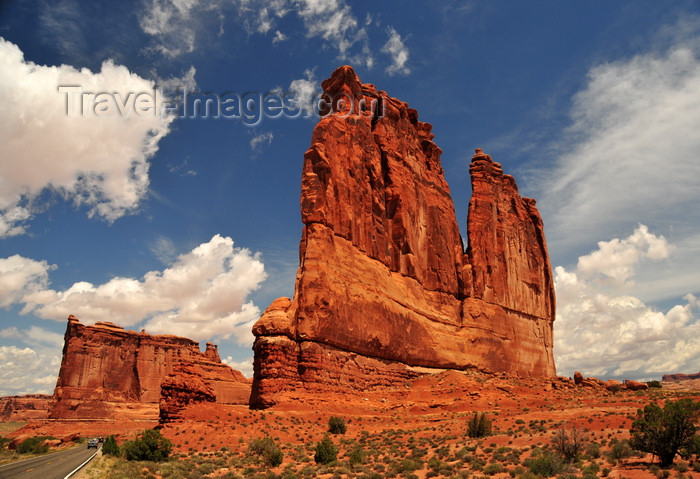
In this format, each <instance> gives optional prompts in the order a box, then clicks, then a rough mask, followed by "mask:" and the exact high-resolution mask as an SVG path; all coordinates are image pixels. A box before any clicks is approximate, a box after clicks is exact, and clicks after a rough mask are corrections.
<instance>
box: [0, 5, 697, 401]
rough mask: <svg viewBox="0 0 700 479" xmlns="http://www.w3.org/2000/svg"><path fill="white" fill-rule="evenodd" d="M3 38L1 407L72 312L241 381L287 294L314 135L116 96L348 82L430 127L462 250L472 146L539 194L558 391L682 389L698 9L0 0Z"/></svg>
mask: <svg viewBox="0 0 700 479" xmlns="http://www.w3.org/2000/svg"><path fill="white" fill-rule="evenodd" d="M0 37H1V38H2V39H1V40H0V64H1V65H2V69H0V118H2V121H1V122H0V123H1V124H0V307H1V308H2V309H0V395H9V394H24V393H34V392H44V393H50V392H52V390H53V386H54V385H55V380H56V376H57V373H58V366H59V364H60V354H61V347H62V344H63V338H62V335H63V332H64V330H65V320H66V317H67V316H68V315H69V314H75V315H76V316H78V317H79V318H80V319H81V321H83V322H85V323H93V322H95V321H113V322H115V323H117V324H120V325H123V326H125V327H127V328H130V329H137V330H139V329H141V328H145V329H146V330H147V331H148V332H151V333H154V334H155V333H158V334H178V335H183V336H187V337H191V338H193V339H196V340H199V341H214V342H216V343H218V344H219V349H220V352H221V355H222V357H224V358H225V360H226V361H227V362H228V363H229V364H231V365H233V366H234V367H237V368H239V369H241V370H243V371H244V372H245V373H246V374H249V375H250V374H251V371H252V367H251V358H252V350H251V345H252V335H251V334H250V326H251V324H252V322H254V321H255V320H256V319H257V318H258V317H259V315H260V313H261V312H262V311H263V310H264V309H265V308H266V307H267V305H268V304H269V303H270V302H271V301H272V300H273V299H274V298H276V297H278V296H291V295H292V293H293V284H294V276H295V274H296V268H297V265H298V242H299V239H300V235H301V221H300V215H299V190H300V177H301V167H302V159H303V154H304V151H305V150H306V149H307V148H308V146H309V144H310V137H311V132H312V130H313V127H314V124H315V122H316V117H315V116H314V115H313V114H310V113H309V111H307V110H305V109H303V108H301V107H300V108H298V109H297V110H295V115H294V116H295V117H294V118H292V116H293V115H292V114H291V113H285V114H284V115H281V116H280V117H278V118H270V117H269V116H264V115H263V116H261V118H260V121H258V122H255V124H251V123H254V122H253V121H249V120H246V119H245V118H218V119H215V118H211V117H205V115H198V116H197V117H196V118H182V117H181V115H179V112H177V111H171V113H170V114H162V115H156V114H153V112H152V110H148V108H146V110H144V111H142V112H141V113H138V112H137V111H136V110H135V108H136V107H135V105H136V104H135V103H131V104H127V103H124V105H123V108H127V107H128V108H131V110H129V112H128V113H129V114H115V112H116V111H117V110H116V108H117V107H116V106H115V105H116V103H114V102H116V98H117V96H116V95H117V94H118V95H119V96H118V98H119V99H125V98H126V99H128V98H135V96H131V97H129V96H128V95H129V93H132V95H136V94H137V93H144V95H146V94H149V92H151V93H152V92H154V88H155V89H157V90H158V93H157V95H159V96H158V98H159V99H161V100H164V99H165V100H168V99H170V100H172V99H173V98H175V97H176V95H177V93H178V92H182V91H183V90H184V89H189V91H200V92H208V93H210V94H215V95H219V97H222V96H223V95H225V94H229V95H239V96H241V97H244V96H245V98H261V97H258V96H256V95H258V94H259V95H268V96H269V95H283V94H284V95H289V96H288V98H289V97H291V98H295V99H297V100H298V101H299V103H298V104H299V105H301V106H304V107H306V106H307V105H308V103H306V101H307V100H308V99H309V98H311V97H312V95H313V94H315V93H318V92H319V91H320V82H321V81H322V80H323V79H325V78H327V77H328V76H329V75H330V73H331V72H332V71H333V70H334V69H335V68H336V67H338V66H340V65H343V64H350V65H352V66H353V67H354V68H355V70H356V72H357V73H358V74H359V76H360V78H361V79H362V81H364V82H368V83H373V84H375V85H377V87H378V88H379V89H381V90H385V91H387V92H388V93H389V94H390V95H391V96H394V97H397V98H399V99H401V100H403V101H406V102H407V103H409V104H410V105H411V106H412V107H413V108H416V109H417V110H418V112H419V114H420V119H421V120H422V121H427V122H429V123H431V124H432V125H433V132H434V133H435V136H436V137H435V141H436V143H437V144H438V145H439V146H440V147H441V148H442V150H443V154H442V164H443V167H444V169H445V175H446V177H447V180H448V182H449V184H450V188H451V191H452V196H453V199H454V201H455V206H456V210H457V215H458V221H459V223H460V224H461V225H462V228H463V231H462V234H463V236H465V235H466V232H465V231H464V229H465V227H466V215H467V204H468V200H469V196H470V194H471V192H470V187H469V177H468V161H469V159H470V158H471V156H472V154H473V151H474V149H475V148H477V147H480V148H483V149H484V151H485V152H487V153H489V154H490V155H491V156H492V157H493V158H494V159H495V160H496V161H499V162H501V163H502V164H503V166H504V169H505V170H506V172H508V173H510V174H513V175H515V177H516V180H517V181H518V185H519V187H520V192H521V194H523V195H524V196H529V197H534V198H536V199H537V201H538V206H539V208H540V212H541V213H542V216H543V219H544V223H545V228H546V234H547V239H548V242H549V247H550V254H551V258H552V264H553V267H554V268H555V276H556V285H557V295H558V313H557V321H556V322H555V359H556V362H557V366H558V372H559V374H561V375H571V374H572V373H573V371H574V370H580V371H582V372H583V373H584V375H596V376H598V377H603V378H618V379H624V378H630V379H645V378H658V377H659V376H660V375H661V374H664V373H673V372H697V371H698V370H700V334H699V333H700V323H698V317H699V313H698V311H699V309H700V302H699V301H698V297H699V296H700V208H698V207H697V204H698V200H700V189H699V188H698V187H697V185H698V184H700V158H699V155H700V153H699V152H700V134H698V131H700V7H699V5H698V3H697V2H694V1H677V2H672V3H669V2H657V1H620V2H602V1H601V2H598V1H594V2H555V1H549V2H544V1H542V2H516V1H504V2H476V1H475V2H449V1H446V2H420V3H419V2H399V1H383V2H370V1H357V2H352V3H350V2H346V1H344V0H276V1H271V2H262V1H256V0H247V1H242V0H215V1H207V2H205V1H201V0H134V1H130V0H126V1H124V2H86V1H79V0H62V1H57V2H37V1H22V0H15V1H13V0H10V1H8V2H3V4H2V6H0ZM61 88H62V89H61ZM66 88H78V89H79V91H80V94H75V96H71V95H74V94H73V93H71V92H75V91H78V90H66ZM178 88H179V89H178ZM82 93H87V94H92V95H98V94H100V93H102V94H103V95H106V96H102V97H99V98H98V97H97V96H94V97H83V96H82ZM110 95H111V96H110ZM154 95H155V94H154ZM246 95H247V96H246ZM69 97H70V98H71V100H70V101H74V100H75V99H76V98H78V97H80V98H87V99H86V100H85V101H86V103H85V105H87V106H85V108H86V109H85V110H74V111H73V112H72V114H69V112H67V108H68V107H69V104H68V103H67V101H69V100H68V98H69ZM89 98H93V99H95V100H97V99H101V100H100V101H101V103H100V104H99V108H98V105H96V104H89V103H88V100H89ZM154 98H155V97H154ZM110 101H112V102H113V103H110ZM145 101H147V100H145ZM157 101H158V100H157V99H154V104H155V103H156V102H157ZM70 105H75V104H74V103H71V104H70ZM146 106H148V103H146ZM100 108H103V109H100ZM76 111H77V112H79V114H78V113H76ZM124 111H126V110H124ZM144 112H145V113H144ZM231 116H234V115H231Z"/></svg>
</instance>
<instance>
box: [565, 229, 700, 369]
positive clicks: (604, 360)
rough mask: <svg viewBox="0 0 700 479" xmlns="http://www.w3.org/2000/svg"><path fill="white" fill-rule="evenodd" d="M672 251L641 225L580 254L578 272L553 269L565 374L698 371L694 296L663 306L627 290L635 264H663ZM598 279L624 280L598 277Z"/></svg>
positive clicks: (698, 332) (699, 355) (698, 339)
mask: <svg viewBox="0 0 700 479" xmlns="http://www.w3.org/2000/svg"><path fill="white" fill-rule="evenodd" d="M669 251H671V249H670V248H669V245H668V244H667V242H666V241H665V239H664V238H663V237H662V236H657V235H654V234H652V233H650V232H649V231H648V229H647V228H646V227H645V226H644V225H640V226H639V227H638V228H637V229H636V230H635V231H634V233H632V234H631V235H630V236H629V237H627V238H623V239H613V240H611V241H608V242H600V243H599V244H598V249H597V250H595V251H593V252H592V253H591V254H589V255H586V256H582V257H581V258H580V259H579V263H578V267H577V268H576V270H575V271H567V270H566V269H565V268H563V267H561V266H558V267H556V268H555V285H556V292H557V319H556V321H555V322H554V334H555V336H554V337H555V348H554V352H555V360H556V364H557V371H558V373H559V374H560V375H561V374H563V375H568V376H571V375H572V374H573V372H574V371H575V370H579V371H581V372H582V373H583V374H584V375H589V376H597V377H601V378H617V379H653V378H656V379H658V378H660V377H661V375H663V374H668V373H674V372H691V371H697V370H700V322H698V319H699V317H698V314H697V312H698V309H699V308H698V306H700V304H699V303H698V299H697V297H696V296H694V295H693V294H690V293H689V294H686V295H685V296H684V298H683V303H681V304H676V305H674V306H672V307H670V308H667V310H666V311H665V312H664V311H660V310H659V309H658V308H655V307H653V306H652V305H649V304H647V303H645V301H643V300H642V299H640V298H638V297H636V296H634V295H632V294H630V287H631V285H632V282H631V281H628V280H630V279H632V278H634V277H635V271H636V270H637V268H638V267H641V266H642V265H643V264H644V263H645V262H653V261H656V262H663V261H664V260H665V259H666V258H667V257H668V256H669ZM670 255H671V256H672V253H670ZM648 267H649V268H651V269H654V266H653V265H648ZM600 277H612V278H614V279H616V280H622V281H615V282H612V283H610V282H607V283H606V282H600V281H597V278H600Z"/></svg>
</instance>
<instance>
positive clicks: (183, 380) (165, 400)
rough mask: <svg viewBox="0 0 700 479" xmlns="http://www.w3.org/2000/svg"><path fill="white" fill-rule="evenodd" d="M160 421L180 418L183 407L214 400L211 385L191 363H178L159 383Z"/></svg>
mask: <svg viewBox="0 0 700 479" xmlns="http://www.w3.org/2000/svg"><path fill="white" fill-rule="evenodd" d="M160 391H161V394H160V408H159V409H160V414H159V417H160V422H161V423H165V422H171V421H176V420H178V419H181V416H180V411H182V409H184V408H185V407H187V406H189V405H192V404H198V403H203V402H216V394H215V393H214V390H213V389H212V387H211V385H210V384H209V383H208V382H207V381H205V380H204V379H203V378H202V374H201V372H200V371H198V370H197V368H196V366H194V365H193V364H180V365H178V366H177V367H176V368H175V371H173V372H172V373H170V374H168V375H167V376H165V378H163V382H161V384H160Z"/></svg>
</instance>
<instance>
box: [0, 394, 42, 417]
mask: <svg viewBox="0 0 700 479" xmlns="http://www.w3.org/2000/svg"><path fill="white" fill-rule="evenodd" d="M50 405H51V396H48V395H46V394H26V395H24V396H4V397H0V421H31V420H34V419H45V418H46V416H47V415H48V413H49V407H50Z"/></svg>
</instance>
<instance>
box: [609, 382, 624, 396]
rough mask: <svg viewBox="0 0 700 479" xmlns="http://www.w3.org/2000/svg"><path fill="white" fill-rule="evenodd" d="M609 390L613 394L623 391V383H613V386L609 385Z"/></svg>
mask: <svg viewBox="0 0 700 479" xmlns="http://www.w3.org/2000/svg"><path fill="white" fill-rule="evenodd" d="M608 390H609V391H610V392H611V393H613V394H617V393H619V392H620V391H622V385H621V384H613V385H612V386H610V387H609V389H608Z"/></svg>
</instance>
